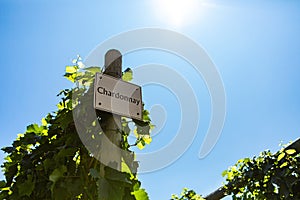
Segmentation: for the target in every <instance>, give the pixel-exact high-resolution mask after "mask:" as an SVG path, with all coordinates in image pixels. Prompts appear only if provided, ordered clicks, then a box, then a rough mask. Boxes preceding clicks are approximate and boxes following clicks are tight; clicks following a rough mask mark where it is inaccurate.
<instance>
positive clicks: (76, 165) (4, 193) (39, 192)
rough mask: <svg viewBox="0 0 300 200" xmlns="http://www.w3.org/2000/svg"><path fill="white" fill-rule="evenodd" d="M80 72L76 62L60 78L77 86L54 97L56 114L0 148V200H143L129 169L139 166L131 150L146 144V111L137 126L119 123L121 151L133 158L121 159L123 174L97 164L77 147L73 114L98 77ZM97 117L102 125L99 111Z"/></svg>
mask: <svg viewBox="0 0 300 200" xmlns="http://www.w3.org/2000/svg"><path fill="white" fill-rule="evenodd" d="M83 67H84V65H83V63H82V62H81V58H80V57H78V58H77V59H75V60H74V62H73V65H71V66H67V67H66V74H65V75H64V76H65V77H66V78H67V79H68V80H70V81H72V82H75V83H76V87H74V88H72V89H65V90H62V91H61V92H60V93H59V94H58V96H60V97H61V102H59V104H58V105H57V107H58V110H57V111H56V112H54V113H50V114H48V115H47V116H46V117H45V118H43V119H42V122H41V125H39V124H31V125H29V126H28V127H27V130H26V131H25V133H23V134H19V135H18V138H17V139H16V140H15V141H14V142H13V144H12V146H10V147H5V148H2V150H3V151H4V152H5V153H7V154H8V155H7V157H6V158H5V160H6V161H5V163H4V164H3V165H2V167H3V169H4V175H5V179H6V180H5V181H1V182H0V199H12V200H14V199H24V200H26V199H28V200H35V199H36V200H40V199H45V200H46V199H57V200H65V199H92V200H94V199H100V200H107V199H109V200H119V199H126V200H131V199H132V200H134V199H138V200H147V199H148V195H147V193H146V192H145V190H144V189H141V188H140V186H141V183H140V182H139V181H138V179H137V175H136V171H134V170H132V169H134V168H130V167H128V165H129V164H132V165H134V166H135V169H136V168H137V166H138V164H137V161H134V153H133V152H132V151H131V150H130V147H131V146H133V145H136V146H138V147H139V148H144V146H145V145H146V144H148V143H150V141H151V138H150V131H151V128H152V127H153V125H151V122H150V118H149V112H148V111H146V110H145V111H144V115H143V117H144V121H142V122H139V121H129V119H126V118H122V130H120V131H119V132H118V134H121V137H122V138H123V139H122V144H121V146H122V148H123V149H124V150H125V151H127V152H129V153H130V155H132V157H131V159H128V158H126V159H125V158H124V159H122V160H123V163H122V171H117V170H114V169H112V168H110V167H106V166H104V165H103V164H101V163H100V162H99V161H98V160H97V159H95V158H94V157H93V155H92V154H91V153H90V152H89V151H88V150H87V149H86V148H85V146H84V145H83V144H82V142H81V140H80V138H79V136H78V134H77V131H76V127H75V124H74V118H73V114H72V111H73V110H74V109H76V108H77V107H78V105H79V104H82V101H83V100H84V99H86V98H91V97H92V94H93V87H92V85H93V81H94V76H95V73H96V72H101V68H99V67H89V68H83ZM124 75H125V79H126V80H131V78H132V71H131V70H129V69H128V70H127V71H126V72H125V73H124ZM130 77H131V78H130ZM91 108H92V107H91ZM97 116H98V118H97V120H98V121H99V123H101V120H102V119H101V112H97ZM102 117H103V116H102ZM129 123H133V125H134V126H133V127H134V130H131V129H130V128H129V126H128V124H129ZM93 127H94V122H93V123H91V124H90V127H89V130H95V129H93ZM130 132H134V134H135V135H136V142H135V144H133V145H130V144H128V140H127V137H128V136H129V134H130ZM98 133H99V132H98ZM94 134H95V135H96V134H97V132H95V133H94ZM125 161H126V162H125ZM130 162H131V163H130Z"/></svg>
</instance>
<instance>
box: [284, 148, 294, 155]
mask: <svg viewBox="0 0 300 200" xmlns="http://www.w3.org/2000/svg"><path fill="white" fill-rule="evenodd" d="M285 152H286V153H287V154H288V155H292V154H294V153H296V150H295V149H288V150H285Z"/></svg>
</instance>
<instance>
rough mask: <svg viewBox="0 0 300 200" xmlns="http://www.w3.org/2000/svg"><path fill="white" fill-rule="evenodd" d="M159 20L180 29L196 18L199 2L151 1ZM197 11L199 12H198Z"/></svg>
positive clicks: (180, 0) (181, 0) (183, 0)
mask: <svg viewBox="0 0 300 200" xmlns="http://www.w3.org/2000/svg"><path fill="white" fill-rule="evenodd" d="M153 1H154V9H155V11H156V14H157V16H158V17H159V18H160V20H162V21H164V22H166V23H168V24H170V25H173V26H176V27H180V26H182V25H184V24H188V23H191V21H192V20H193V19H194V18H196V16H197V10H198V8H199V1H200V0H153ZM198 11H199V10H198Z"/></svg>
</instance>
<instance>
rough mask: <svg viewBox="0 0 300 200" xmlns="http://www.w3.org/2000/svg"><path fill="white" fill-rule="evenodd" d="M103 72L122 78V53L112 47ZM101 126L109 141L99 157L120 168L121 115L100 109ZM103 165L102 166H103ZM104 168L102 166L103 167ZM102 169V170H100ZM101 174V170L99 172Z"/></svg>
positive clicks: (105, 162) (111, 165) (113, 166)
mask: <svg viewBox="0 0 300 200" xmlns="http://www.w3.org/2000/svg"><path fill="white" fill-rule="evenodd" d="M104 67H105V70H104V74H106V75H110V76H112V77H115V78H118V79H121V78H122V55H121V53H120V52H119V51H118V50H115V49H112V50H109V51H108V52H107V53H106V54H105V66H104ZM100 125H101V128H102V131H103V133H104V134H105V135H106V137H107V138H108V139H109V141H110V142H106V143H105V144H104V145H103V146H102V148H103V149H102V150H101V151H102V154H101V157H102V158H101V159H102V161H104V162H103V164H106V165H108V166H109V167H112V168H114V169H117V170H121V132H120V129H121V116H118V115H115V114H112V113H108V112H104V111H101V123H100ZM103 167H104V166H103ZM103 169H104V168H103ZM102 171H103V170H102ZM101 174H103V172H102V173H101Z"/></svg>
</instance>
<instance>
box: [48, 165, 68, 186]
mask: <svg viewBox="0 0 300 200" xmlns="http://www.w3.org/2000/svg"><path fill="white" fill-rule="evenodd" d="M65 172H67V167H66V166H64V165H62V166H60V167H59V168H56V169H55V170H54V171H53V172H52V173H51V175H50V176H49V180H50V181H52V182H53V183H56V181H58V180H59V179H60V178H61V177H62V176H63V175H64V173H65Z"/></svg>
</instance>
